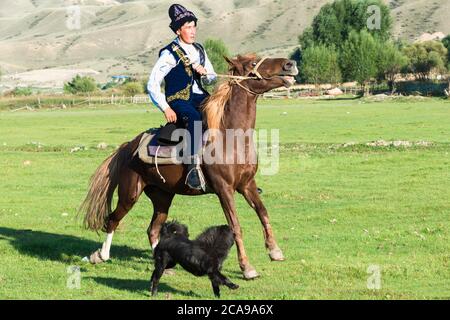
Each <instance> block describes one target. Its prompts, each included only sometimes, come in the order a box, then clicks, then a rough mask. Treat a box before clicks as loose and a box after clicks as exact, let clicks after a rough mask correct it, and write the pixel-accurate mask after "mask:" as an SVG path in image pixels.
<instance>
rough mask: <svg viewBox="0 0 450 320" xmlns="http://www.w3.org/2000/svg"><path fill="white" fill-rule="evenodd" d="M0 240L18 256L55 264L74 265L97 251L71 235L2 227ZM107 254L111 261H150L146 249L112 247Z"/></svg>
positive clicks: (95, 245) (95, 246)
mask: <svg viewBox="0 0 450 320" xmlns="http://www.w3.org/2000/svg"><path fill="white" fill-rule="evenodd" d="M0 240H6V241H9V243H10V244H11V245H12V246H13V247H14V248H15V249H16V250H17V251H18V252H19V253H20V254H24V255H28V256H31V257H35V258H38V259H41V260H52V261H58V262H73V261H77V260H79V259H82V258H83V257H84V256H89V255H90V254H91V253H92V252H93V251H95V250H97V249H99V248H100V247H101V243H100V242H97V241H92V240H86V239H82V238H78V237H75V236H71V235H64V234H55V233H48V232H43V231H33V230H20V229H12V228H5V227H0ZM111 254H112V258H113V259H118V260H130V259H131V258H144V259H145V260H147V261H149V260H151V253H150V248H149V250H141V249H135V248H132V247H129V246H124V245H114V244H113V247H112V249H111Z"/></svg>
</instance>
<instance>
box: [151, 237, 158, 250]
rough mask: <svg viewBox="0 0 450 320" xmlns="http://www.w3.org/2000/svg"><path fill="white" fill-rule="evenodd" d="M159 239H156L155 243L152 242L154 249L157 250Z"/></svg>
mask: <svg viewBox="0 0 450 320" xmlns="http://www.w3.org/2000/svg"><path fill="white" fill-rule="evenodd" d="M158 243H159V240H158V239H156V241H155V242H154V243H152V250H153V251H155V248H156V246H157V245H158Z"/></svg>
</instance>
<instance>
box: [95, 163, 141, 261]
mask: <svg viewBox="0 0 450 320" xmlns="http://www.w3.org/2000/svg"><path fill="white" fill-rule="evenodd" d="M144 187H145V183H144V182H143V180H142V178H141V177H140V176H139V175H138V174H137V173H135V172H134V171H132V170H130V169H127V170H124V171H123V172H122V174H121V177H120V182H119V190H118V194H119V199H118V202H117V207H116V209H115V210H114V211H113V212H111V214H110V215H109V217H108V222H107V223H106V226H105V229H106V234H107V235H106V240H105V242H103V245H102V248H101V249H99V250H97V251H95V252H94V253H92V255H91V257H90V259H89V260H90V262H91V263H93V264H97V263H101V262H104V261H107V260H109V258H110V250H111V243H112V238H113V235H114V231H115V230H116V228H117V226H118V225H119V223H120V220H122V218H123V217H125V215H126V214H127V213H128V212H129V211H130V210H131V208H133V206H134V204H135V203H136V202H137V201H138V199H139V196H140V195H141V193H142V190H143V189H144Z"/></svg>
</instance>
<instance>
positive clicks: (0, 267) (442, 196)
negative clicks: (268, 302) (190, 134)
mask: <svg viewBox="0 0 450 320" xmlns="http://www.w3.org/2000/svg"><path fill="white" fill-rule="evenodd" d="M258 108H259V110H258V118H257V127H258V128H261V129H273V128H274V129H279V130H280V145H279V150H280V167H279V172H278V174H276V175H273V176H264V175H261V174H259V175H258V177H257V182H258V185H259V186H260V187H261V188H263V189H264V193H263V195H262V198H263V201H264V202H265V204H266V207H267V208H268V210H269V214H270V217H271V222H272V226H273V228H274V230H275V234H276V237H277V240H278V242H279V245H280V247H281V248H282V249H283V251H284V254H285V257H286V261H284V262H271V261H270V260H269V258H268V255H267V253H266V252H265V249H264V242H263V236H262V228H261V226H260V224H259V220H258V219H257V216H256V214H255V213H254V212H253V211H252V210H251V209H250V208H249V207H248V206H247V204H246V202H245V201H244V199H243V198H242V197H241V196H240V195H236V198H237V206H238V212H239V218H240V222H241V224H242V228H243V231H244V241H245V244H246V249H247V253H248V255H249V258H250V262H251V263H252V264H253V266H254V267H255V268H256V269H257V271H258V272H259V273H260V275H261V277H260V278H258V279H256V280H253V281H245V280H243V279H242V275H241V272H240V269H239V266H238V263H237V257H236V249H235V247H233V249H232V252H231V253H230V256H229V258H228V260H227V261H226V263H225V265H224V274H226V275H227V276H229V277H230V278H231V280H232V281H233V282H235V283H237V284H239V285H240V288H239V289H238V290H236V291H230V290H228V289H227V288H223V289H222V297H223V298H224V299H436V298H444V299H449V298H450V228H449V217H450V170H449V167H450V156H449V152H450V137H449V134H450V101H445V100H435V99H426V100H424V101H417V102H414V101H404V102H395V103H394V102H389V101H385V102H367V101H364V100H337V101H306V100H290V101H261V102H260V103H259V105H258ZM162 121H163V118H162V114H160V113H159V111H157V110H156V108H151V107H149V106H144V105H128V106H122V107H119V106H97V107H96V108H87V107H86V108H79V109H66V110H48V109H47V110H45V109H43V110H39V111H34V112H30V111H19V112H15V113H12V112H9V111H3V112H0V168H1V176H0V181H1V182H0V299H149V298H150V295H149V292H148V288H149V279H150V276H151V272H152V270H153V265H152V260H151V252H150V248H149V244H148V240H147V235H146V229H147V226H148V224H149V221H150V218H151V213H152V208H151V204H150V203H149V201H148V200H147V198H146V197H145V195H143V196H142V197H141V198H140V200H139V202H138V203H137V204H136V206H135V207H134V208H133V210H132V211H131V212H130V214H129V215H128V216H127V217H126V218H125V219H124V221H123V223H122V224H121V226H120V229H119V230H118V232H117V233H116V234H115V237H114V241H113V246H112V249H111V256H112V260H111V261H109V262H107V263H105V264H101V265H95V266H94V265H90V264H86V263H83V262H82V261H81V259H82V258H83V257H84V256H86V255H88V254H90V253H91V252H92V251H94V250H96V249H98V248H99V246H100V245H101V242H103V241H104V236H103V235H97V234H95V233H93V232H89V231H86V230H84V229H83V228H82V227H81V219H80V218H78V219H77V218H76V211H77V208H78V206H79V204H80V202H81V201H82V199H83V198H84V195H85V193H86V191H87V185H88V179H89V177H90V175H91V174H92V173H93V172H94V170H95V168H96V167H97V166H98V165H99V164H100V163H101V162H102V160H103V159H104V158H106V157H107V156H108V155H109V154H110V152H111V151H112V150H114V148H115V147H116V146H117V145H119V144H120V143H122V142H124V141H127V140H129V139H131V138H133V137H134V136H136V135H137V134H138V133H139V132H141V131H143V130H145V129H147V128H149V127H153V126H159V124H160V123H162ZM376 140H386V141H391V140H404V141H410V142H419V141H426V142H431V144H424V145H413V146H411V147H393V146H390V147H371V146H367V145H366V143H367V142H370V141H376ZM100 142H105V143H107V144H108V148H107V149H106V150H98V149H97V148H96V147H97V145H98V144H99V143H100ZM345 143H349V144H348V145H343V144H345ZM75 147H80V149H81V150H80V151H78V152H72V153H71V152H70V151H71V149H73V148H75ZM170 217H171V218H176V219H177V220H179V221H181V222H183V223H186V224H187V225H188V226H189V228H190V233H191V235H192V236H196V235H197V234H199V233H200V232H201V231H202V230H203V229H204V228H206V227H208V226H211V225H218V224H223V223H224V222H225V218H224V215H223V213H222V212H221V208H220V205H219V203H218V200H217V198H216V197H215V196H213V195H207V196H202V197H182V196H178V197H176V198H175V200H174V204H173V206H172V208H171V212H170ZM371 265H376V266H378V267H379V268H380V270H381V289H380V290H372V289H368V288H367V282H368V278H369V277H371V274H370V273H368V272H367V270H368V268H369V266H371ZM69 266H79V267H80V268H81V287H80V289H69V288H68V287H67V281H68V278H69V277H70V274H68V272H67V268H68V267H69ZM157 298H158V299H211V298H213V294H212V290H211V287H210V283H209V280H208V279H207V278H206V277H203V278H196V277H194V276H192V275H191V274H189V273H187V272H185V271H184V270H182V269H181V268H179V267H177V268H176V269H175V275H165V276H163V278H162V279H161V285H160V292H159V295H158V297H157Z"/></svg>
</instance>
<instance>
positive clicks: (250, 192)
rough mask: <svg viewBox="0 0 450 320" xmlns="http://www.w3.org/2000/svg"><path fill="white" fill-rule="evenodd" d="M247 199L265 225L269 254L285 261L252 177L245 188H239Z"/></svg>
mask: <svg viewBox="0 0 450 320" xmlns="http://www.w3.org/2000/svg"><path fill="white" fill-rule="evenodd" d="M238 192H239V193H241V194H242V195H243V196H244V198H245V200H247V202H248V204H249V205H250V206H251V207H252V208H253V209H254V210H255V211H256V213H257V214H258V217H259V220H260V221H261V224H262V226H263V233H264V240H265V244H266V248H267V249H268V250H269V256H270V259H272V261H283V260H284V256H283V252H282V251H281V249H280V248H279V247H278V245H277V242H276V241H275V236H274V234H273V231H272V227H271V225H270V222H269V215H268V213H267V209H266V207H265V206H264V204H263V202H262V201H261V198H260V197H259V193H258V188H257V187H256V182H255V180H254V179H252V180H251V181H250V182H249V183H248V184H247V185H246V186H245V188H244V189H242V190H239V189H238Z"/></svg>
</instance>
